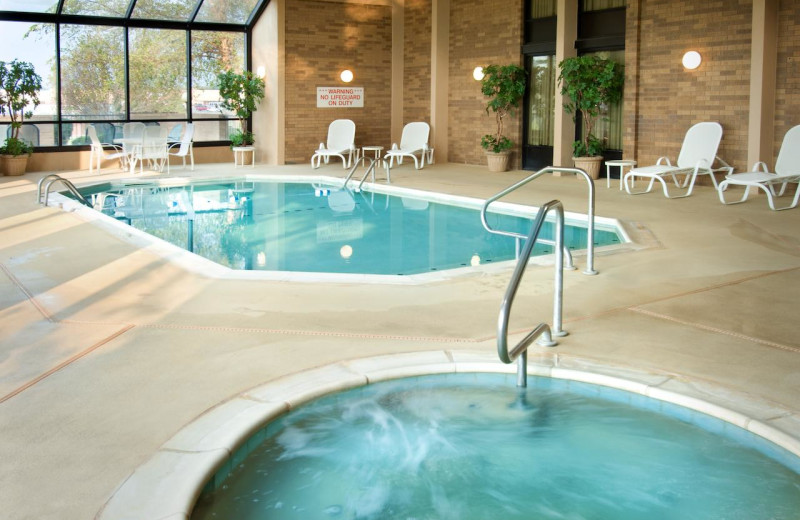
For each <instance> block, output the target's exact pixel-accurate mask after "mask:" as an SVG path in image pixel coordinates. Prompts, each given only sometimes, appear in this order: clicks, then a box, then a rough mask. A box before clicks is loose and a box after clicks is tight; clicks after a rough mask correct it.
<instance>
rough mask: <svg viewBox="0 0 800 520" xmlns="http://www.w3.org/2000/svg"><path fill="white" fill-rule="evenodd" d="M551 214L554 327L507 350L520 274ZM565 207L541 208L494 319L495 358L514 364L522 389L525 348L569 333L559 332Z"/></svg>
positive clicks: (525, 373)
mask: <svg viewBox="0 0 800 520" xmlns="http://www.w3.org/2000/svg"><path fill="white" fill-rule="evenodd" d="M550 211H555V214H556V233H555V234H556V236H555V238H556V240H555V245H556V251H555V255H556V261H555V284H554V285H555V294H554V295H553V327H552V329H551V328H550V326H549V325H548V324H547V323H540V324H539V325H537V326H536V327H535V328H534V329H533V330H532V331H531V332H530V333H529V334H528V335H527V336H525V337H524V338H522V340H521V341H520V342H519V343H517V345H516V346H514V347H513V348H512V349H511V350H509V349H508V322H509V319H510V316H511V305H512V304H513V303H514V297H515V296H516V294H517V290H518V289H519V284H520V282H521V281H522V275H523V274H525V269H526V268H527V266H528V260H529V258H530V255H531V252H532V251H533V246H534V245H535V244H536V241H537V239H539V233H540V232H541V230H542V226H543V225H544V221H545V218H546V217H547V214H548V213H549V212H550ZM563 255H564V206H563V204H561V201H558V200H551V201H550V202H548V203H547V204H545V205H543V206H542V207H541V209H540V210H539V213H538V214H537V215H536V220H535V221H534V223H533V226H532V227H531V231H530V233H529V234H528V236H527V240H526V241H525V245H524V246H523V248H522V254H521V255H520V257H519V258H518V259H517V266H516V267H515V268H514V273H513V274H512V275H511V281H510V282H509V284H508V288H507V289H506V293H505V296H503V303H502V304H501V305H500V314H499V315H498V317H497V355H498V356H499V357H500V361H502V362H503V363H507V364H508V363H512V362H513V361H514V360H516V361H517V386H518V387H525V386H527V385H528V346H530V344H531V343H533V342H534V341H536V340H537V339H539V338H541V339H539V344H540V345H542V346H545V347H554V346H556V345H558V342H556V341H554V340H553V337H554V336H566V335H567V334H568V333H567V332H566V331H564V330H562V329H561V311H562V307H563V293H564V258H563Z"/></svg>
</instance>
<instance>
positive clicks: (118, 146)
mask: <svg viewBox="0 0 800 520" xmlns="http://www.w3.org/2000/svg"><path fill="white" fill-rule="evenodd" d="M100 146H102V147H103V148H105V147H111V148H113V149H114V150H117V151H120V152H121V151H122V146H120V145H118V144H112V143H100Z"/></svg>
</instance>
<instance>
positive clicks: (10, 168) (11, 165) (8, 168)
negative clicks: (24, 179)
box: [0, 155, 28, 175]
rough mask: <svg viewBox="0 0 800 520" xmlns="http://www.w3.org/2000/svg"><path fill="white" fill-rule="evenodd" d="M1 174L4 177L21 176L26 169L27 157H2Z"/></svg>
mask: <svg viewBox="0 0 800 520" xmlns="http://www.w3.org/2000/svg"><path fill="white" fill-rule="evenodd" d="M0 157H2V162H3V172H4V173H5V174H6V175H22V174H23V173H25V169H26V168H27V167H28V156H27V155H3V156H0Z"/></svg>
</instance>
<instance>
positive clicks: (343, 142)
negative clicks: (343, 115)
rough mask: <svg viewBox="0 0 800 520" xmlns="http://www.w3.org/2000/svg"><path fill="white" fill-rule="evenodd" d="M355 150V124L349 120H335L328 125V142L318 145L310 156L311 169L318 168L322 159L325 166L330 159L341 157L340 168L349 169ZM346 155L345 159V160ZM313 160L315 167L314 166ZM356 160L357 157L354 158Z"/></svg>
mask: <svg viewBox="0 0 800 520" xmlns="http://www.w3.org/2000/svg"><path fill="white" fill-rule="evenodd" d="M355 150H356V124H355V123H354V122H352V121H351V120H349V119H337V120H335V121H333V122H332V123H331V124H330V125H328V142H327V144H326V143H319V149H318V150H316V151H315V152H314V155H312V156H311V167H312V168H319V167H320V163H321V161H322V160H323V159H324V160H325V164H328V161H329V160H330V158H331V157H341V159H342V167H343V168H349V167H350V164H351V163H352V160H353V152H355ZM345 154H347V159H345V157H344V156H345ZM314 159H316V160H317V165H316V166H314ZM356 159H358V157H356Z"/></svg>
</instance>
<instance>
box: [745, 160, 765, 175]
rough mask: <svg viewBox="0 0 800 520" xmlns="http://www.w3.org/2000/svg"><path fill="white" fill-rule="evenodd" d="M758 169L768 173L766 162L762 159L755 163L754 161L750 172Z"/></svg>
mask: <svg viewBox="0 0 800 520" xmlns="http://www.w3.org/2000/svg"><path fill="white" fill-rule="evenodd" d="M759 170H760V171H762V172H764V173H769V168H767V163H765V162H764V161H758V162H757V163H755V164H754V165H753V169H752V170H750V171H751V172H757V171H759Z"/></svg>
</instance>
